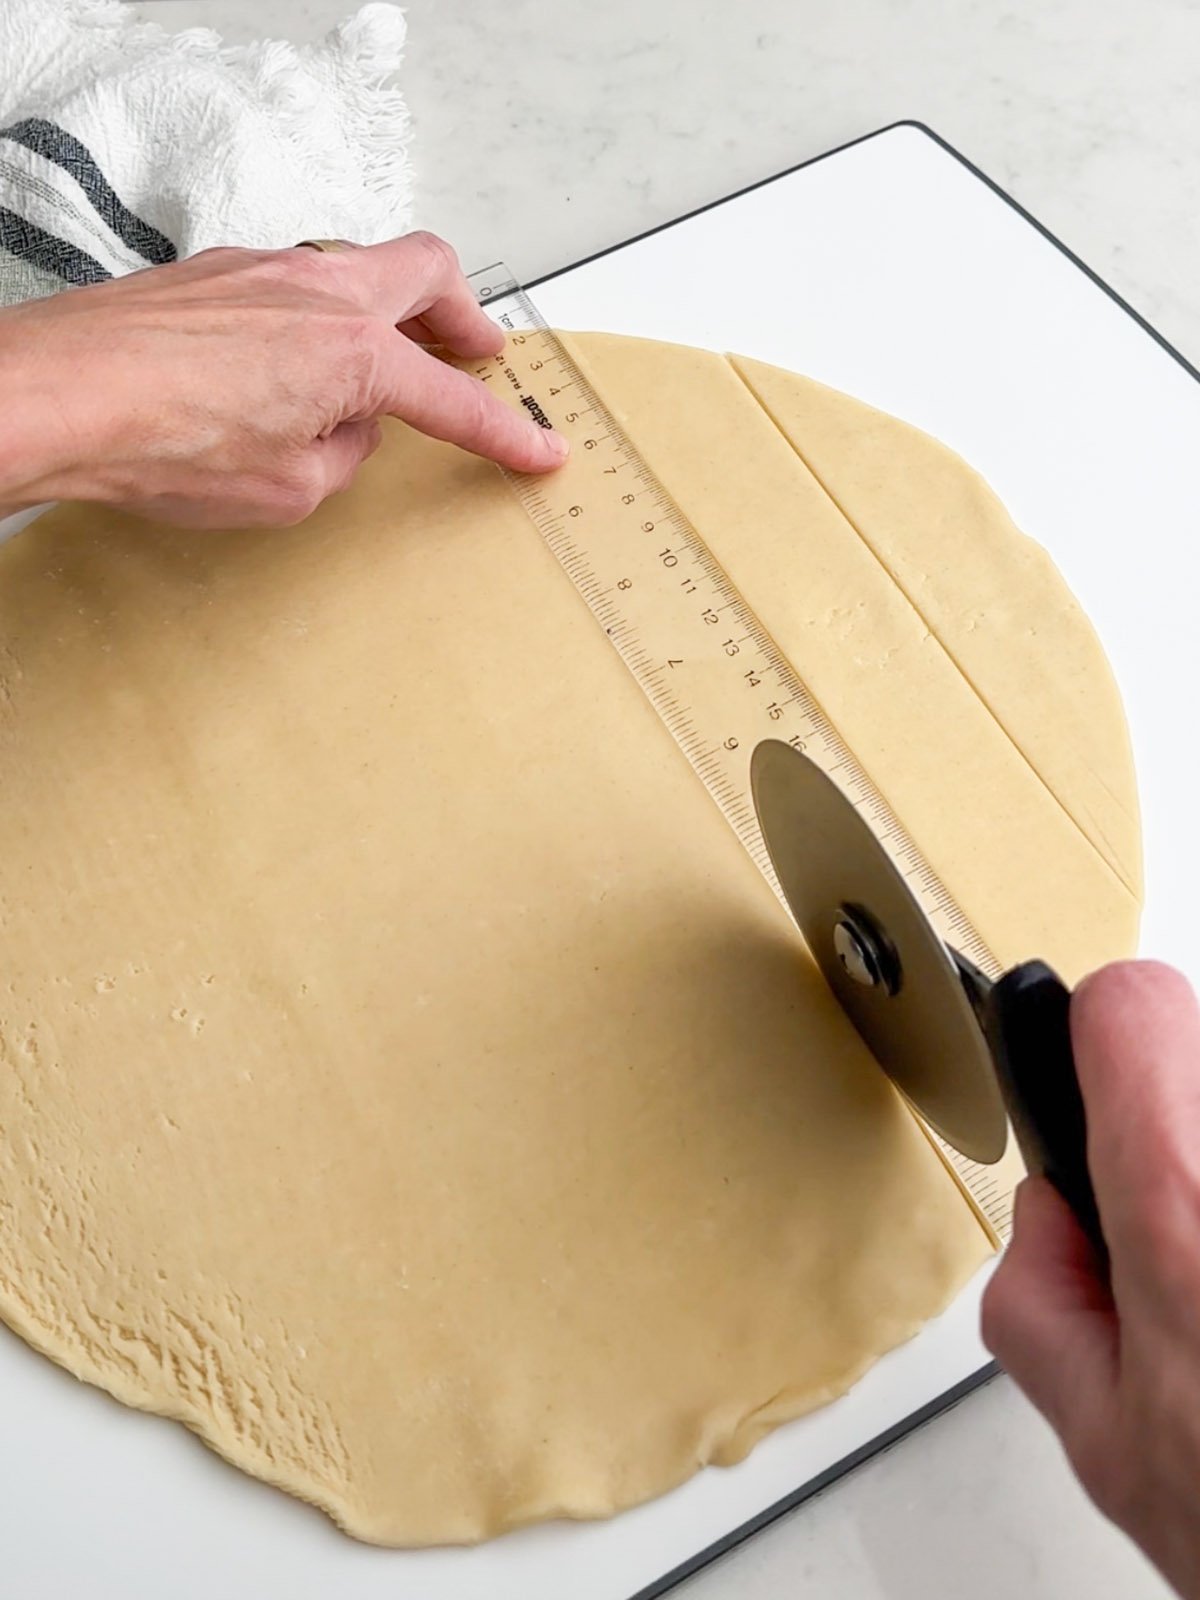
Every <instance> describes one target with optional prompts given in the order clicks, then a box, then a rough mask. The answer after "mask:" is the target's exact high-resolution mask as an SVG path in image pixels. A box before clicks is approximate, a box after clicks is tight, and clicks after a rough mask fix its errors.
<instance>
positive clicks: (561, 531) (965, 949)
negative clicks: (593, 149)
mask: <svg viewBox="0 0 1200 1600" xmlns="http://www.w3.org/2000/svg"><path fill="white" fill-rule="evenodd" d="M471 284H472V287H473V288H474V290H475V293H476V296H477V298H478V299H479V301H480V303H481V304H482V305H484V306H485V307H486V309H487V310H488V312H489V315H491V316H492V317H494V318H495V319H496V320H497V321H498V322H499V323H500V324H501V326H502V327H504V328H505V329H507V330H508V332H509V335H510V337H509V341H508V345H507V348H506V349H505V350H504V351H503V352H502V353H501V354H500V355H498V356H494V357H488V358H485V359H483V360H478V361H467V360H464V361H460V362H458V363H457V365H459V366H461V367H462V368H463V369H464V370H465V371H467V372H471V373H473V374H474V375H475V376H476V377H478V378H480V379H482V380H483V381H484V382H486V383H487V384H488V386H489V387H490V388H491V389H492V390H493V392H494V393H496V394H498V395H500V396H502V397H503V398H504V399H505V400H506V401H507V402H508V403H509V404H510V405H512V406H514V407H515V408H520V409H522V410H524V411H526V412H527V413H528V414H529V416H531V417H532V418H533V419H534V420H535V421H536V422H538V423H540V424H541V425H542V426H544V427H551V426H553V427H554V428H556V429H557V430H558V431H559V432H561V433H562V434H564V435H565V436H566V437H567V438H568V439H569V440H570V442H571V456H570V459H569V460H568V462H567V464H566V465H565V466H564V467H563V468H561V469H560V470H559V471H557V472H554V473H551V474H549V475H548V476H546V477H531V476H523V475H521V474H517V473H506V474H505V476H506V477H507V478H508V481H509V483H510V484H511V486H512V488H513V490H514V492H515V493H516V495H517V496H518V498H519V499H520V501H521V504H522V505H523V506H524V507H525V510H526V511H527V512H528V513H529V516H530V518H531V519H532V521H533V522H534V524H535V526H536V527H537V529H538V531H539V532H540V533H541V535H542V537H543V538H544V539H545V541H546V543H547V545H549V547H550V549H551V551H552V552H553V553H554V555H555V556H556V557H557V558H558V560H559V562H560V563H561V565H562V567H563V570H564V571H565V573H566V575H567V577H568V578H570V580H571V582H572V583H573V584H574V585H575V588H576V589H577V590H578V592H579V595H580V597H581V598H582V599H583V600H584V601H585V602H586V604H587V606H588V607H589V609H590V610H591V612H592V615H593V616H594V617H595V619H596V622H597V623H598V625H599V626H600V627H601V628H603V630H604V632H605V634H606V635H607V636H608V638H609V640H610V641H611V643H612V645H613V647H614V649H616V650H617V651H618V652H619V654H620V656H621V658H622V659H623V661H624V662H625V665H626V666H627V667H628V668H629V671H630V672H631V673H632V675H633V677H634V678H635V679H636V681H637V683H638V684H639V686H640V687H641V689H642V690H643V692H644V693H645V695H646V696H647V698H648V699H649V700H650V702H651V704H652V705H653V706H654V708H655V710H656V711H657V712H658V714H659V716H660V717H661V718H662V721H663V723H664V724H665V726H666V728H667V729H668V730H669V732H670V733H671V735H672V736H673V737H674V739H675V740H676V742H677V744H678V745H679V747H680V749H681V750H682V751H683V753H684V755H685V756H686V757H687V759H688V760H689V761H690V762H691V764H692V767H693V769H694V770H695V772H696V775H697V777H698V778H699V779H700V781H701V782H702V783H703V784H704V786H705V788H706V789H707V790H708V792H709V794H710V795H711V796H712V798H713V800H714V801H715V802H716V804H717V806H718V807H719V808H720V810H721V812H722V814H723V815H724V817H725V819H726V821H727V822H728V823H729V825H730V826H731V827H732V828H733V830H734V832H735V833H736V834H737V836H738V838H739V839H740V840H741V841H742V844H743V845H744V846H745V848H746V850H747V851H748V853H749V854H750V856H751V858H752V859H753V861H754V863H755V865H756V866H757V867H758V869H759V871H760V872H761V873H762V874H763V876H764V877H765V878H766V879H767V880H768V882H769V883H770V884H771V886H772V888H773V889H774V890H775V892H776V894H779V893H780V890H779V886H778V883H777V882H776V879H775V874H774V870H773V868H772V866H771V862H770V859H769V857H768V855H767V851H766V847H765V845H764V843H763V840H762V836H761V834H760V832H759V828H758V821H757V818H756V816H755V811H754V804H753V800H752V798H751V793H750V756H751V753H752V752H753V750H754V747H755V745H756V744H757V743H758V742H759V741H760V740H761V739H765V738H773V739H782V740H785V741H786V742H787V743H789V744H793V745H795V746H797V747H798V748H799V749H801V750H803V751H804V752H805V753H806V754H807V755H808V756H809V757H810V758H812V759H813V760H815V761H816V762H817V763H818V764H819V765H820V766H821V767H822V768H823V769H824V770H825V771H826V772H827V773H829V774H830V776H832V777H834V778H835V779H836V780H837V782H838V783H839V784H840V785H841V787H842V788H843V789H844V790H845V792H846V793H847V794H848V795H849V796H850V797H851V799H852V800H853V801H854V803H855V805H856V806H858V807H859V809H860V810H861V811H862V813H863V814H864V815H865V817H866V818H867V819H868V821H869V822H870V824H871V827H872V829H873V830H874V832H875V833H876V834H877V835H878V837H879V838H880V839H881V840H882V841H883V843H884V845H885V846H886V847H887V849H888V850H889V851H890V853H891V854H892V856H893V858H894V859H895V860H896V862H897V863H898V865H899V867H900V870H901V871H902V872H903V874H904V876H905V878H906V879H907V880H908V883H909V885H910V887H911V888H912V890H913V892H914V894H915V895H916V896H917V899H918V900H919V902H920V904H921V906H922V908H923V909H924V911H925V912H926V914H927V915H928V917H929V919H930V921H931V922H932V923H933V925H934V927H935V928H936V929H937V930H938V932H939V933H940V934H941V936H942V937H943V938H944V939H945V940H946V942H947V943H948V944H951V945H953V946H954V947H955V948H956V949H957V950H960V951H961V952H962V954H963V955H965V956H966V957H968V959H969V960H971V961H972V962H974V964H975V965H976V966H977V967H978V968H979V969H980V971H982V972H983V973H985V974H986V975H988V976H989V977H996V976H998V975H999V973H1000V971H1001V967H1000V964H999V963H998V962H997V960H996V958H995V957H994V956H993V955H992V953H991V951H990V950H989V949H988V948H987V945H986V944H985V943H984V941H983V939H982V938H981V937H980V935H979V934H978V933H977V932H976V930H975V929H974V928H973V927H972V926H971V923H970V922H969V920H968V919H967V917H966V915H965V914H964V912H963V911H962V910H961V908H960V907H959V906H958V905H957V904H956V903H955V901H954V899H953V897H952V895H951V894H950V892H949V890H948V889H947V888H946V886H945V885H944V884H943V883H942V882H941V880H940V879H939V878H938V876H937V874H936V873H935V872H934V871H933V870H932V868H931V867H930V866H929V864H928V863H927V862H926V861H925V859H924V857H923V856H922V855H921V853H920V851H919V850H918V849H917V847H916V845H915V844H914V843H913V841H912V840H911V839H910V838H909V836H908V834H907V833H906V832H905V830H904V828H903V827H902V826H901V824H900V822H899V820H898V819H897V817H896V816H895V815H894V814H893V812H892V810H891V808H890V807H889V806H888V804H887V801H886V800H885V799H884V798H883V796H882V795H881V794H880V793H879V792H878V790H877V789H876V788H875V787H874V785H873V784H872V783H871V781H870V779H869V778H868V777H867V775H866V773H865V772H864V771H863V769H862V767H861V766H860V765H859V763H858V761H857V760H856V758H855V756H854V754H853V752H852V751H851V750H850V749H848V748H847V746H846V744H845V743H844V742H843V740H842V739H841V737H840V736H839V734H838V733H837V730H836V729H835V728H834V727H833V726H832V725H831V724H830V722H829V721H828V719H827V718H826V717H825V715H824V713H823V712H822V710H821V708H820V706H819V705H818V704H817V702H816V700H815V699H814V698H813V696H812V694H811V693H810V691H809V690H808V688H807V687H806V685H805V684H804V682H803V680H802V679H801V678H800V676H799V675H798V674H797V672H796V670H795V668H794V667H793V666H792V664H791V662H790V661H789V660H788V659H787V657H786V655H785V654H784V653H783V651H782V650H781V649H780V647H779V646H778V645H777V644H776V643H775V641H774V639H772V637H771V635H770V634H769V633H768V632H767V630H766V628H765V627H764V626H763V624H762V623H761V622H760V620H759V619H758V617H757V616H756V615H755V613H754V611H753V609H752V608H751V607H750V605H748V604H747V602H746V600H745V599H744V598H743V597H742V595H741V594H740V593H739V592H738V590H737V588H736V586H735V585H734V583H733V582H732V580H731V579H730V578H729V576H728V574H727V573H726V572H725V571H724V569H723V568H722V567H721V564H720V563H719V562H718V561H717V559H716V557H715V556H714V555H713V554H712V552H711V550H710V549H709V548H708V546H707V544H706V543H705V542H704V539H703V538H702V537H701V535H700V534H699V533H698V532H697V531H696V529H695V528H694V527H693V526H692V524H691V523H690V522H689V520H688V518H687V517H686V516H685V515H684V513H683V512H682V511H681V510H680V508H679V506H678V505H676V503H675V501H674V500H673V499H672V497H671V495H670V493H669V492H668V491H667V489H666V488H665V487H664V486H663V484H662V483H661V482H660V481H659V480H658V478H657V477H656V476H655V475H654V473H653V472H652V471H651V470H650V468H649V467H648V466H647V464H646V463H645V461H643V459H642V458H641V456H640V455H639V453H638V450H637V447H636V445H635V444H634V443H633V441H632V440H631V439H630V438H629V436H628V434H627V433H626V432H625V431H624V429H623V428H622V427H621V426H620V424H619V423H618V422H617V421H616V419H615V418H614V417H613V415H612V414H611V412H610V411H609V410H608V408H607V407H606V406H605V405H604V403H603V401H602V400H601V399H600V397H599V395H598V394H597V393H596V392H595V390H594V389H593V388H592V386H591V384H590V383H589V382H588V379H587V378H586V376H585V375H584V373H583V372H582V371H581V370H580V368H579V366H578V365H577V363H576V362H575V361H574V359H573V358H572V356H571V354H570V352H569V351H568V350H567V348H566V346H565V344H564V343H563V341H562V340H561V339H560V338H559V337H558V335H557V334H556V333H555V332H554V331H553V329H551V328H550V327H548V326H547V324H546V322H545V321H544V319H543V318H542V316H541V315H540V313H539V312H538V310H537V307H536V306H535V305H534V303H533V301H532V299H531V298H530V296H529V294H528V292H527V291H526V290H524V289H523V288H522V287H521V285H520V284H519V283H518V282H517V280H516V279H515V278H514V277H513V275H512V274H511V273H510V272H509V271H508V270H507V268H505V267H504V266H502V265H497V266H494V267H489V268H487V269H485V270H484V271H483V272H478V273H476V274H474V276H473V277H472V279H471ZM780 898H782V896H780ZM922 1126H923V1127H925V1124H924V1123H922ZM926 1132H927V1133H928V1134H929V1137H930V1139H931V1141H932V1142H933V1143H934V1145H935V1147H936V1148H937V1149H938V1150H939V1152H940V1153H941V1155H942V1156H943V1158H944V1160H945V1162H946V1164H947V1166H948V1167H949V1168H950V1170H951V1172H952V1173H953V1174H954V1175H955V1177H956V1178H957V1179H958V1181H959V1183H960V1184H961V1186H962V1188H963V1190H964V1192H965V1193H966V1195H967V1196H968V1198H969V1199H970V1200H971V1202H972V1203H973V1205H974V1207H975V1209H976V1211H977V1213H978V1214H979V1217H980V1220H981V1221H982V1223H983V1225H984V1226H985V1228H987V1229H988V1231H989V1232H990V1233H991V1234H992V1235H993V1237H994V1239H995V1240H996V1241H997V1242H1002V1241H1004V1240H1005V1239H1007V1237H1008V1234H1009V1231H1010V1228H1011V1221H1012V1193H1013V1187H1014V1184H1015V1182H1016V1180H1017V1179H1018V1178H1019V1176H1020V1168H1019V1164H1018V1163H1016V1162H1014V1161H1013V1160H1011V1159H1010V1158H1007V1157H1006V1159H1005V1160H1004V1161H1003V1162H1001V1163H999V1164H998V1165H997V1166H995V1167H988V1166H982V1165H980V1164H979V1163H977V1162H974V1161H970V1160H968V1159H967V1157H965V1156H963V1155H961V1154H959V1152H958V1151H956V1150H954V1149H952V1148H951V1147H950V1146H949V1145H948V1144H946V1143H945V1141H944V1140H942V1139H940V1138H939V1137H938V1136H937V1135H936V1134H935V1133H934V1132H933V1131H932V1130H931V1129H928V1128H926ZM1010 1147H1011V1141H1010Z"/></svg>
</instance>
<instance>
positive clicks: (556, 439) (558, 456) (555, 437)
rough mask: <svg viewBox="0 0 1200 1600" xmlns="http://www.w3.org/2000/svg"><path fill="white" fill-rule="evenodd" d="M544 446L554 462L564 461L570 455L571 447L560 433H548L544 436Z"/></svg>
mask: <svg viewBox="0 0 1200 1600" xmlns="http://www.w3.org/2000/svg"><path fill="white" fill-rule="evenodd" d="M546 445H547V447H548V448H549V451H550V454H551V455H552V456H553V457H554V459H555V460H556V461H565V460H566V459H567V457H568V456H569V455H570V453H571V446H570V445H569V444H568V443H567V441H566V440H565V439H564V438H563V436H562V434H561V433H548V434H547V435H546Z"/></svg>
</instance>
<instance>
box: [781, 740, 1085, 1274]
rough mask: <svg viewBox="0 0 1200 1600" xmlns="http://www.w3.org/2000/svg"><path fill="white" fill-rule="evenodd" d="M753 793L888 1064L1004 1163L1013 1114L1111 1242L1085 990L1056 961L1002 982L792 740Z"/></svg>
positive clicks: (1035, 1166) (969, 1142)
mask: <svg viewBox="0 0 1200 1600" xmlns="http://www.w3.org/2000/svg"><path fill="white" fill-rule="evenodd" d="M750 777H751V788H752V791H753V795H754V804H755V809H756V811H757V813H758V820H759V825H760V827H761V829H762V835H763V840H764V842H765V844H766V847H767V851H768V853H769V855H770V857H771V861H772V864H773V865H774V868H775V872H776V875H777V876H778V879H779V885H780V888H781V889H782V890H783V894H784V898H785V899H786V901H787V903H788V906H789V907H790V909H791V912H792V915H793V917H794V918H795V920H796V924H797V926H798V927H799V929H800V932H801V933H802V934H803V935H804V938H805V941H806V943H807V944H808V947H809V949H810V951H811V952H812V955H813V958H814V960H815V961H816V963H817V966H818V967H819V968H820V970H821V972H822V973H823V974H824V976H825V979H826V981H827V982H828V984H829V986H830V988H831V989H832V990H833V992H834V994H835V995H836V996H837V998H838V1000H839V1001H840V1002H841V1004H842V1007H843V1009H844V1010H845V1012H846V1014H847V1015H848V1016H849V1018H850V1020H851V1021H852V1022H853V1023H854V1025H855V1027H856V1028H857V1029H858V1032H859V1033H860V1035H861V1036H862V1038H863V1039H864V1041H865V1042H866V1044H867V1045H868V1047H869V1048H870V1050H871V1052H872V1054H873V1055H874V1056H875V1058H876V1060H877V1061H878V1062H879V1064H880V1066H882V1067H883V1069H884V1071H885V1072H886V1073H887V1074H888V1076H889V1077H890V1078H891V1079H892V1081H893V1082H894V1083H895V1084H896V1086H897V1087H898V1088H899V1089H900V1090H901V1091H902V1093H903V1094H904V1095H905V1097H906V1098H907V1099H908V1100H909V1101H910V1102H911V1103H912V1105H913V1106H914V1107H915V1108H916V1110H917V1111H918V1112H919V1113H920V1115H921V1116H922V1117H923V1118H924V1119H925V1121H926V1122H927V1123H929V1125H930V1126H931V1127H932V1128H934V1129H935V1130H936V1132H938V1133H939V1134H941V1136H942V1137H943V1138H944V1139H945V1140H946V1141H947V1142H948V1143H949V1144H952V1145H953V1146H954V1147H955V1148H956V1149H957V1150H960V1151H961V1152H962V1153H963V1154H964V1155H965V1156H968V1157H970V1158H971V1159H972V1160H974V1161H981V1162H993V1161H998V1160H999V1159H1000V1157H1001V1156H1002V1155H1003V1154H1004V1149H1005V1145H1006V1143H1007V1132H1008V1122H1009V1120H1010V1119H1011V1122H1012V1126H1013V1131H1014V1133H1015V1134H1016V1137H1017V1142H1018V1144H1019V1145H1020V1148H1021V1153H1022V1156H1023V1157H1024V1160H1025V1164H1026V1166H1027V1168H1028V1169H1029V1170H1030V1171H1032V1172H1041V1173H1044V1174H1045V1175H1046V1176H1047V1177H1048V1178H1050V1180H1051V1181H1052V1182H1053V1183H1054V1184H1055V1185H1056V1187H1057V1188H1058V1189H1059V1191H1060V1193H1062V1194H1063V1196H1064V1198H1066V1199H1067V1201H1068V1203H1069V1204H1070V1205H1071V1207H1072V1209H1073V1210H1074V1212H1075V1214H1076V1216H1077V1217H1078V1219H1079V1221H1080V1223H1081V1224H1082V1225H1083V1227H1084V1228H1085V1229H1086V1231H1087V1232H1088V1233H1089V1235H1090V1236H1091V1238H1092V1240H1093V1242H1094V1243H1095V1245H1096V1246H1097V1249H1098V1250H1099V1251H1100V1252H1101V1253H1103V1249H1104V1246H1103V1238H1102V1234H1101V1230H1100V1221H1099V1214H1098V1212H1097V1208H1096V1200H1095V1195H1094V1192H1093V1190H1092V1185H1091V1179H1090V1177H1089V1174H1088V1168H1087V1130H1086V1119H1085V1116H1084V1107H1083V1100H1082V1097H1081V1095H1080V1090H1079V1082H1078V1079H1077V1078H1076V1075H1075V1064H1074V1057H1073V1055H1072V1051H1071V1038H1070V1024H1069V1009H1070V994H1069V992H1068V990H1067V989H1066V988H1064V986H1063V985H1062V983H1060V982H1059V980H1058V978H1057V977H1056V976H1055V975H1054V973H1053V972H1052V971H1051V970H1050V968H1049V967H1047V966H1046V965H1045V964H1044V963H1043V962H1040V961H1032V962H1026V963H1024V964H1023V965H1022V966H1019V967H1015V968H1013V969H1012V970H1011V971H1009V972H1006V973H1005V974H1004V975H1003V976H1002V977H1001V978H999V979H998V980H997V981H996V982H995V983H992V982H991V981H990V980H989V979H988V978H987V977H986V976H985V975H984V974H983V973H982V972H980V971H979V970H978V968H977V967H975V966H974V965H973V964H972V963H971V962H970V961H968V960H966V958H965V957H964V956H962V955H961V954H960V953H959V952H958V951H956V950H953V949H951V948H950V947H949V946H948V945H946V944H945V943H944V942H943V940H942V939H941V938H940V937H939V935H938V933H937V931H936V930H935V929H934V927H933V925H932V924H931V923H930V921H929V919H928V917H927V916H926V914H925V912H924V910H923V909H922V907H921V904H920V902H919V901H918V900H917V898H916V896H915V895H914V893H913V891H912V889H911V888H910V887H909V884H908V882H907V881H906V879H905V877H904V875H903V873H902V871H901V869H900V867H899V866H898V865H897V863H896V862H895V861H894V860H893V858H892V856H891V855H890V854H889V853H888V851H887V849H886V848H885V847H884V845H883V844H882V843H881V842H880V840H879V839H878V838H877V837H876V835H875V833H874V832H873V830H872V828H871V826H870V824H869V823H868V822H867V820H866V818H865V817H864V816H863V815H862V813H861V812H860V811H859V810H858V808H857V807H856V806H855V805H854V804H853V802H852V801H851V800H850V799H849V798H848V797H847V795H846V794H845V793H844V792H843V791H842V790H841V789H840V788H839V787H838V785H837V783H836V782H835V781H834V780H833V779H832V778H830V777H829V776H828V775H827V774H826V773H825V772H824V771H823V770H822V769H821V768H820V767H819V766H817V765H816V763H815V762H813V761H811V760H810V759H809V758H808V757H807V756H806V755H804V754H803V753H802V752H801V751H799V750H796V749H795V748H793V747H792V746H791V745H788V744H784V743H782V742H781V741H779V740H774V739H768V740H766V741H764V742H763V743H762V744H760V745H759V746H758V747H757V748H756V749H755V751H754V755H753V757H752V760H751V764H750Z"/></svg>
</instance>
